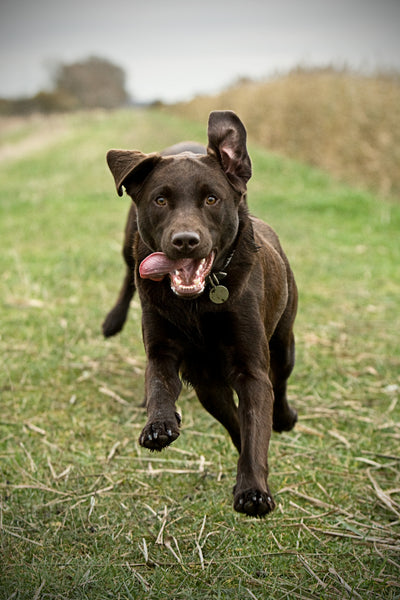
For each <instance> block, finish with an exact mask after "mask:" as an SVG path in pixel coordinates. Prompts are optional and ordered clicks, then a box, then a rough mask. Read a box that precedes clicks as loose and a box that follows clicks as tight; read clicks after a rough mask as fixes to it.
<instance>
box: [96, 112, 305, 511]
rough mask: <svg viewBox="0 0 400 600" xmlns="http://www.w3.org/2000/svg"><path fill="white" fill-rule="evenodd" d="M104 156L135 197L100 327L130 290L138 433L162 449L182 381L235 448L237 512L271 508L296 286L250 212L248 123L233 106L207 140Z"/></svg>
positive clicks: (171, 434) (287, 412)
mask: <svg viewBox="0 0 400 600" xmlns="http://www.w3.org/2000/svg"><path fill="white" fill-rule="evenodd" d="M107 162H108V165H109V167H110V170H111V172H112V174H113V176H114V179H115V184H116V187H117V191H118V194H119V195H120V196H122V194H123V191H122V187H123V186H124V187H125V189H126V192H127V193H128V195H129V196H131V198H132V200H133V203H132V206H131V210H130V213H129V218H128V223H127V226H126V231H125V242H124V249H123V253H124V257H125V261H126V264H127V272H126V276H125V280H124V283H123V286H122V289H121V292H120V294H119V297H118V300H117V303H116V305H115V306H114V308H113V309H112V310H111V311H110V313H109V314H108V316H107V317H106V319H105V321H104V323H103V333H104V335H105V336H106V337H108V336H111V335H114V334H115V333H117V332H118V331H120V329H121V328H122V327H123V324H124V322H125V319H126V316H127V312H128V308H129V303H130V301H131V299H132V296H133V294H134V292H135V289H136V288H137V289H138V292H139V296H140V301H141V305H142V326H143V340H144V346H145V350H146V355H147V367H146V375H145V397H146V406H147V413H148V420H147V424H146V425H145V427H144V429H143V431H142V433H141V435H140V438H139V442H140V444H141V445H142V446H144V447H145V448H149V449H150V450H162V448H164V447H166V446H168V445H169V444H171V442H173V441H174V440H176V438H177V437H178V436H179V429H180V424H181V418H180V415H179V414H178V413H177V412H176V406H175V402H176V401H177V398H178V396H179V393H180V391H181V387H182V383H181V381H182V380H183V381H185V382H187V383H188V384H190V385H191V386H193V388H194V389H195V391H196V394H197V396H198V398H199V400H200V402H201V404H202V405H203V406H204V408H206V410H207V411H208V412H209V413H211V415H213V416H214V417H215V418H216V419H218V421H220V423H222V425H224V426H225V427H226V429H227V430H228V433H229V435H230V436H231V438H232V441H233V443H234V445H235V446H236V448H237V450H238V452H239V460H238V466H237V479H236V485H235V487H234V508H235V510H237V511H238V512H243V513H246V514H248V515H252V516H259V517H261V516H263V515H265V514H266V513H269V512H270V511H272V510H273V509H274V506H275V504H274V500H273V498H272V495H271V492H270V491H269V488H268V484H267V477H268V459H267V455H268V446H269V441H270V437H271V431H272V428H274V430H275V431H279V432H280V431H283V430H285V431H288V430H290V429H292V428H293V426H294V425H295V423H296V421H297V413H296V411H295V410H294V409H292V408H291V407H290V406H289V404H288V402H287V398H286V382H287V379H288V377H289V375H290V373H291V371H292V368H293V365H294V337H293V331H292V329H293V322H294V318H295V314H296V309H297V290H296V284H295V281H294V277H293V274H292V271H291V269H290V266H289V263H288V260H287V258H286V256H285V254H284V252H283V250H282V248H281V246H280V243H279V240H278V237H277V235H276V234H275V233H274V231H273V230H272V229H271V228H270V227H269V226H268V225H267V224H265V223H263V222H262V221H260V220H259V219H257V218H255V217H253V216H250V215H249V212H248V207H247V200H246V184H247V181H248V180H249V178H250V176H251V162H250V158H249V155H248V153H247V149H246V130H245V128H244V126H243V124H242V122H241V121H240V119H239V118H238V117H237V116H236V114H235V113H233V112H231V111H215V112H212V113H211V115H210V118H209V123H208V147H207V149H206V148H204V147H203V146H201V145H198V144H194V143H182V144H178V145H176V146H172V147H171V148H168V149H166V150H164V151H163V152H161V153H152V154H143V153H142V152H139V151H137V150H133V151H130V150H110V151H109V152H108V154H107ZM233 392H236V395H237V399H238V402H237V405H236V403H235V400H234V395H233Z"/></svg>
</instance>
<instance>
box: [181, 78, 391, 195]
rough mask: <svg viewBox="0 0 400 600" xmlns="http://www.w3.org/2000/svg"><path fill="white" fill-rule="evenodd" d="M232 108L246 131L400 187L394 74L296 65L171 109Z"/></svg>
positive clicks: (379, 184) (379, 186)
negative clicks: (372, 73)
mask: <svg viewBox="0 0 400 600" xmlns="http://www.w3.org/2000/svg"><path fill="white" fill-rule="evenodd" d="M218 109H232V110H235V111H236V112H237V113H238V114H239V115H240V117H241V118H242V119H243V121H244V122H245V124H246V127H247V129H248V133H249V136H250V138H251V139H252V140H253V141H255V142H257V143H260V144H261V145H263V146H264V147H266V148H269V149H271V150H273V151H276V152H278V153H281V154H284V155H286V156H289V157H292V158H295V159H299V160H302V161H305V162H307V163H310V164H312V165H316V166H319V167H321V168H323V169H326V170H327V171H329V172H330V173H332V174H333V175H334V176H336V177H338V178H340V179H343V180H345V181H348V182H351V183H355V184H359V185H363V186H367V187H370V188H371V189H373V190H375V191H378V192H379V193H380V194H382V195H385V196H387V195H400V168H399V166H400V76H399V74H377V75H374V76H365V75H361V74H358V73H354V72H350V71H348V70H342V71H338V70H335V69H333V68H326V69H314V70H307V69H301V68H299V69H296V70H295V71H292V72H290V73H288V74H287V75H284V76H280V77H276V78H275V79H272V80H269V81H265V82H262V83H257V82H252V81H246V80H245V81H242V82H240V83H238V84H237V85H235V86H233V87H231V88H229V89H227V90H225V91H223V92H222V93H220V94H219V95H217V96H207V97H206V96H202V97H198V98H195V99H194V100H192V101H191V102H188V103H181V104H179V105H177V106H175V107H173V110H175V111H178V112H179V114H183V115H185V116H188V117H190V118H195V119H200V120H202V121H204V119H205V118H206V116H207V113H208V112H209V111H211V110H218Z"/></svg>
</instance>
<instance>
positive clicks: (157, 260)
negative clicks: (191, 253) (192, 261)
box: [139, 252, 185, 281]
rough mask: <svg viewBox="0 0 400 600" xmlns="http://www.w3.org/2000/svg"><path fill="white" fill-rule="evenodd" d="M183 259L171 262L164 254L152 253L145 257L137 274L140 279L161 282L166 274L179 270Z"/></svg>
mask: <svg viewBox="0 0 400 600" xmlns="http://www.w3.org/2000/svg"><path fill="white" fill-rule="evenodd" d="M184 261H185V259H181V260H171V259H170V258H168V257H167V256H166V255H165V254H164V252H153V254H150V255H149V256H147V257H146V258H145V259H144V260H142V262H141V263H140V266H139V273H140V277H141V278H142V279H152V280H153V281H161V280H162V279H163V278H164V277H165V275H168V273H173V272H174V271H176V270H177V269H179V268H181V266H182V263H183V262H184Z"/></svg>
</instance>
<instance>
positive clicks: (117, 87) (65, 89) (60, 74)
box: [54, 56, 129, 108]
mask: <svg viewBox="0 0 400 600" xmlns="http://www.w3.org/2000/svg"><path fill="white" fill-rule="evenodd" d="M54 84H55V92H58V93H59V94H61V95H62V96H63V97H70V99H71V105H73V104H75V105H76V106H77V107H79V108H118V107H120V106H123V105H124V104H126V103H127V102H128V100H129V95H128V93H127V91H126V89H125V72H124V70H123V69H122V68H121V67H119V66H117V65H115V64H114V63H112V62H110V61H109V60H107V59H104V58H99V57H96V56H92V57H90V58H87V59H85V60H83V61H79V62H75V63H72V64H61V65H59V67H58V68H57V69H56V73H55V77H54Z"/></svg>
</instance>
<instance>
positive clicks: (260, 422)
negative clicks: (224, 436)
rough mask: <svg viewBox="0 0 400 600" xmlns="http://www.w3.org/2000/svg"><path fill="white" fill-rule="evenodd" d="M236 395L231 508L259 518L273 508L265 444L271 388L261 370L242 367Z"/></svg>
mask: <svg viewBox="0 0 400 600" xmlns="http://www.w3.org/2000/svg"><path fill="white" fill-rule="evenodd" d="M235 390H236V392H237V395H238V398H239V421H240V437H241V452H240V457H239V461H238V470H237V480H236V485H235V488H234V508H235V510H237V511H238V512H243V513H246V514H248V515H250V516H256V517H262V516H264V515H265V514H267V513H269V512H271V511H272V510H273V509H274V508H275V503H274V500H273V498H272V495H271V493H270V491H269V489H268V484H267V477H268V446H269V441H270V437H271V431H272V412H273V389H272V384H271V382H270V380H269V378H268V376H267V375H266V372H265V371H264V369H262V368H260V369H254V367H253V368H252V369H251V370H245V371H244V370H242V372H241V373H240V374H239V375H238V376H237V379H236V384H235Z"/></svg>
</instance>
